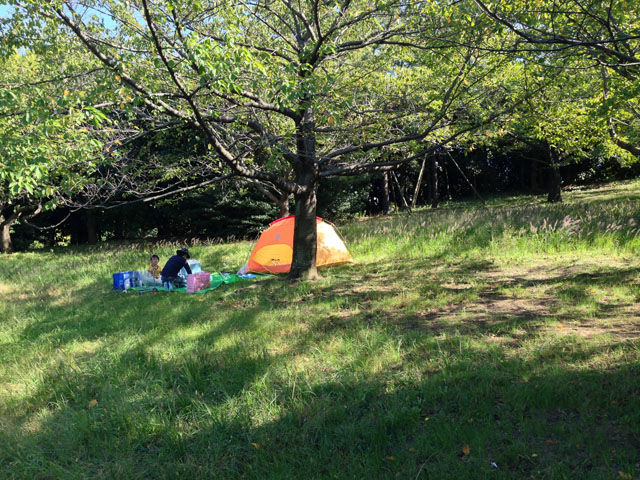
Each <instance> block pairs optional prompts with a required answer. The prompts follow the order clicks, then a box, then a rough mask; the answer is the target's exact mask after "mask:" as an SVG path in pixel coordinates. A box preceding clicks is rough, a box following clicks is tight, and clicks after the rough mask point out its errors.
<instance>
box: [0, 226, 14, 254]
mask: <svg viewBox="0 0 640 480" xmlns="http://www.w3.org/2000/svg"><path fill="white" fill-rule="evenodd" d="M0 225H2V231H1V232H0V247H2V252H4V253H11V252H13V243H12V242H11V223H0Z"/></svg>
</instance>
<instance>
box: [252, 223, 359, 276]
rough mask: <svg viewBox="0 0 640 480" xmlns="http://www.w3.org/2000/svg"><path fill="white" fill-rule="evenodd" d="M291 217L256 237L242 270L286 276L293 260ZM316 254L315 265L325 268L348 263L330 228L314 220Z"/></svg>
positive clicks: (340, 244)
mask: <svg viewBox="0 0 640 480" xmlns="http://www.w3.org/2000/svg"><path fill="white" fill-rule="evenodd" d="M294 223H295V216H293V215H291V216H289V217H283V218H280V219H278V220H275V221H273V222H271V223H270V224H269V228H267V229H266V230H265V231H263V232H262V234H260V238H259V239H258V243H256V246H255V247H254V249H253V251H252V252H251V255H250V256H249V261H248V262H247V265H246V270H247V271H250V272H254V273H288V272H289V270H291V261H292V258H293V227H294ZM316 225H317V229H318V251H317V254H316V265H317V266H318V267H326V266H329V265H338V264H340V263H347V262H352V261H353V260H352V259H351V255H350V254H349V251H348V250H347V247H346V246H345V244H344V242H343V241H342V239H341V238H340V236H339V235H338V233H337V232H336V230H335V229H334V228H333V226H332V225H331V224H330V223H328V222H325V221H324V220H322V219H321V218H319V217H316Z"/></svg>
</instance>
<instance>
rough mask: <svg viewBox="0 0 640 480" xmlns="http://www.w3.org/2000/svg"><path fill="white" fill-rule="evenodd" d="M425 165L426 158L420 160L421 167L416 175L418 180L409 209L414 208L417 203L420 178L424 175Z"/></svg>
mask: <svg viewBox="0 0 640 480" xmlns="http://www.w3.org/2000/svg"><path fill="white" fill-rule="evenodd" d="M426 165H427V157H426V156H425V157H424V158H423V159H422V165H420V173H418V180H417V181H416V188H415V190H414V191H413V198H412V199H411V208H415V207H416V202H417V201H418V194H419V193H420V184H421V183H422V176H423V175H424V168H425V166H426Z"/></svg>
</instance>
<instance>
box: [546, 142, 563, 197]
mask: <svg viewBox="0 0 640 480" xmlns="http://www.w3.org/2000/svg"><path fill="white" fill-rule="evenodd" d="M547 152H548V155H549V169H550V170H551V178H550V179H549V193H548V195H547V202H549V203H558V202H562V177H561V176H560V171H559V170H558V162H557V157H558V152H557V151H556V149H555V148H553V147H552V146H551V145H547Z"/></svg>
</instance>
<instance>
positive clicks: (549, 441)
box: [544, 440, 556, 445]
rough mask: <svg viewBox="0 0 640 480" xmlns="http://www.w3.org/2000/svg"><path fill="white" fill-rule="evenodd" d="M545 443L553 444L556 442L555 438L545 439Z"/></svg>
mask: <svg viewBox="0 0 640 480" xmlns="http://www.w3.org/2000/svg"><path fill="white" fill-rule="evenodd" d="M544 443H546V444H547V445H553V444H554V443H556V442H554V441H553V440H545V441H544Z"/></svg>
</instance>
